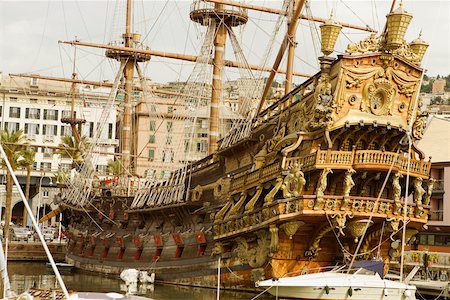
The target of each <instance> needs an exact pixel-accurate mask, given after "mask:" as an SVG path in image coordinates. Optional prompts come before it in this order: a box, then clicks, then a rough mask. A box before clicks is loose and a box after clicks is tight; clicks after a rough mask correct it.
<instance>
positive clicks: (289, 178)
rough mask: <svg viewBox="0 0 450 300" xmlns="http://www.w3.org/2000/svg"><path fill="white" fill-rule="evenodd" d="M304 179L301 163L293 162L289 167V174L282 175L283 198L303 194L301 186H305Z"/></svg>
mask: <svg viewBox="0 0 450 300" xmlns="http://www.w3.org/2000/svg"><path fill="white" fill-rule="evenodd" d="M305 184H306V179H305V176H304V174H303V172H302V171H301V165H299V164H298V163H295V164H294V165H293V166H290V167H289V174H288V175H286V176H285V177H284V180H283V185H282V186H281V189H282V190H283V198H291V197H298V196H300V195H302V194H303V188H304V187H305Z"/></svg>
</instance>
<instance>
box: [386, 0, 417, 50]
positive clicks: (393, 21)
mask: <svg viewBox="0 0 450 300" xmlns="http://www.w3.org/2000/svg"><path fill="white" fill-rule="evenodd" d="M411 19H412V15H411V14H409V13H408V12H407V11H405V10H404V9H403V2H400V6H399V7H398V8H397V9H396V10H394V11H393V12H391V13H390V14H388V15H387V35H386V48H387V49H389V50H393V49H396V48H399V47H400V46H402V45H403V43H404V41H405V40H404V36H405V33H406V30H407V29H408V26H409V23H410V22H411Z"/></svg>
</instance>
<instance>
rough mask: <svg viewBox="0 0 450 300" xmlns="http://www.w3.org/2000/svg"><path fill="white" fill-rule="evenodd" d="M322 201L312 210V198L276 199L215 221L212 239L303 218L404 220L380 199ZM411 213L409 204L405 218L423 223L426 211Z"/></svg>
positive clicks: (390, 202) (389, 202)
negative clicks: (338, 216) (330, 217)
mask: <svg viewBox="0 0 450 300" xmlns="http://www.w3.org/2000/svg"><path fill="white" fill-rule="evenodd" d="M323 198H324V200H325V202H324V206H323V207H322V209H320V210H316V209H314V204H315V202H316V196H315V195H304V196H301V197H298V198H290V199H279V200H276V201H274V202H272V203H270V204H265V205H264V206H263V207H261V208H258V209H255V210H253V211H250V212H244V213H242V214H237V215H234V216H232V217H230V218H229V219H226V220H223V221H222V220H221V221H216V222H215V223H214V239H216V240H220V239H223V238H228V237H232V236H237V235H240V234H242V233H245V232H251V231H255V230H259V229H261V228H263V227H267V226H268V224H271V223H276V222H279V221H287V220H289V221H292V220H296V219H299V218H302V217H301V216H302V215H303V216H309V217H313V216H318V217H319V216H321V217H323V216H324V215H325V214H328V215H336V214H346V215H347V216H351V217H362V218H367V217H369V216H370V215H372V212H373V218H374V220H375V219H377V218H381V219H391V220H393V219H402V218H403V214H398V215H396V213H395V212H394V210H395V207H394V201H393V200H389V199H379V200H378V202H377V198H374V197H358V196H351V197H343V196H328V195H325V196H323ZM402 204H403V203H402ZM414 211H415V204H408V210H407V218H410V219H412V218H414V220H415V221H419V222H422V223H426V221H427V213H428V208H426V212H425V213H424V214H423V215H422V216H421V217H420V218H416V217H415V215H414Z"/></svg>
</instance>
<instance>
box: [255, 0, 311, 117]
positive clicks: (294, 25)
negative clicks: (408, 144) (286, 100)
mask: <svg viewBox="0 0 450 300" xmlns="http://www.w3.org/2000/svg"><path fill="white" fill-rule="evenodd" d="M305 2H306V0H300V2H299V3H298V5H297V7H296V9H295V11H294V14H293V16H292V21H291V22H290V23H289V27H288V31H287V33H286V35H285V37H284V40H283V42H282V43H281V46H280V50H279V51H278V55H277V57H276V59H275V62H274V64H273V67H272V71H271V72H270V75H269V78H268V79H267V82H266V86H265V88H264V91H263V94H262V97H261V100H260V101H259V105H258V110H257V111H256V113H257V114H259V113H260V112H261V110H262V107H263V105H264V102H265V101H266V97H267V94H268V93H269V90H270V88H271V86H272V82H273V79H274V78H275V74H276V73H277V71H276V70H278V67H279V66H280V64H281V60H282V59H283V56H284V52H286V48H287V47H288V44H289V37H290V36H292V35H293V34H294V33H295V31H296V30H297V24H298V17H299V16H300V13H301V12H302V9H303V6H304V4H305Z"/></svg>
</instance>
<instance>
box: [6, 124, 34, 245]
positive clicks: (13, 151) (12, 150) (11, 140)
mask: <svg viewBox="0 0 450 300" xmlns="http://www.w3.org/2000/svg"><path fill="white" fill-rule="evenodd" d="M0 141H1V143H2V144H3V149H4V150H5V154H6V157H7V158H8V160H9V163H10V164H11V167H12V169H13V170H15V169H17V167H18V166H19V157H21V156H22V151H23V144H24V143H26V142H27V141H28V140H27V137H26V136H25V135H24V134H23V130H18V131H15V132H12V133H11V132H9V130H1V131H0ZM1 164H2V165H3V166H5V167H6V162H5V161H4V160H3V159H2V160H1ZM12 196H13V179H12V175H11V173H10V172H9V169H8V168H6V204H5V228H4V230H3V236H4V237H5V241H7V240H8V238H9V223H10V222H11V209H12V207H11V204H12Z"/></svg>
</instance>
